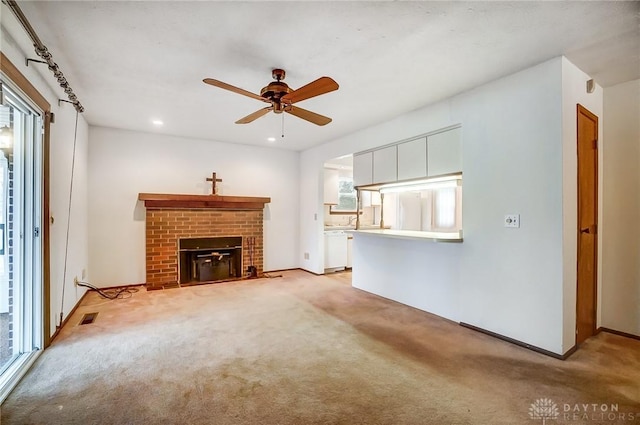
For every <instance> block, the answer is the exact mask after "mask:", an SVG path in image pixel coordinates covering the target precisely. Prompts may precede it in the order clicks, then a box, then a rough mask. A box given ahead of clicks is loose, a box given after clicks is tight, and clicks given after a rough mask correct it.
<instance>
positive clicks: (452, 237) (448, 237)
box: [348, 228, 463, 243]
mask: <svg viewBox="0 0 640 425" xmlns="http://www.w3.org/2000/svg"><path fill="white" fill-rule="evenodd" d="M348 233H353V234H355V235H358V234H363V235H374V236H381V237H386V238H396V239H414V240H428V241H433V242H458V243H459V242H462V240H463V239H462V231H460V232H422V231H415V230H395V229H380V228H377V229H373V228H372V229H367V228H361V229H359V230H355V229H352V230H350V231H348Z"/></svg>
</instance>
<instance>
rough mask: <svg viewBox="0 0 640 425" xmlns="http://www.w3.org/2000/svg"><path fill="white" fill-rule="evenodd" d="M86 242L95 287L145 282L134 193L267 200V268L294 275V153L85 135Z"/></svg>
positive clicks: (95, 132)
mask: <svg viewBox="0 0 640 425" xmlns="http://www.w3.org/2000/svg"><path fill="white" fill-rule="evenodd" d="M89 140H90V143H89V168H90V170H91V171H90V174H89V235H90V245H89V253H90V268H91V276H92V283H94V284H96V285H97V286H114V285H127V284H136V283H143V282H144V281H145V209H144V204H143V203H142V202H139V201H137V199H138V193H141V192H150V193H178V194H180V193H182V194H210V193H211V183H208V182H205V179H206V178H207V177H208V176H211V173H212V172H213V171H215V172H216V173H217V175H218V177H219V178H221V179H223V181H222V183H219V184H218V185H219V187H220V188H221V194H222V195H238V196H265V197H271V203H270V204H268V205H267V206H266V208H265V221H264V242H265V246H264V268H265V270H266V271H269V270H280V269H288V268H295V267H298V256H297V253H298V237H299V236H298V235H299V233H298V227H299V223H298V208H299V198H298V158H299V154H298V153H297V152H292V151H288V150H280V149H270V148H257V147H255V146H244V145H234V144H227V143H219V142H214V141H211V140H199V139H189V138H184V137H175V136H165V135H159V134H151V133H141V132H133V131H125V130H117V129H112V128H104V127H93V126H92V127H90V128H89Z"/></svg>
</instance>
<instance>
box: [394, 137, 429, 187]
mask: <svg viewBox="0 0 640 425" xmlns="http://www.w3.org/2000/svg"><path fill="white" fill-rule="evenodd" d="M426 175H427V138H426V137H423V138H421V139H416V140H410V141H408V142H404V143H400V144H399V145H398V180H408V179H416V178H420V177H425V176H426Z"/></svg>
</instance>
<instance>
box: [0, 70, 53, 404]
mask: <svg viewBox="0 0 640 425" xmlns="http://www.w3.org/2000/svg"><path fill="white" fill-rule="evenodd" d="M1 87H2V96H1V97H2V99H1V100H2V104H1V105H0V401H1V400H3V399H4V398H5V397H6V395H7V392H8V391H9V390H10V389H11V388H12V386H13V384H14V383H15V382H16V381H17V379H19V377H20V376H21V375H22V374H23V373H24V372H25V371H26V368H27V367H28V366H29V364H30V363H31V362H32V361H33V360H34V359H35V357H36V355H37V353H38V351H39V350H40V348H42V346H43V317H42V314H43V309H42V307H43V304H42V303H43V276H42V271H43V268H42V261H43V260H42V259H43V244H42V235H41V229H42V199H43V196H42V195H43V191H42V172H43V158H42V147H43V142H42V140H43V139H42V128H43V127H42V126H43V122H42V114H41V113H40V112H39V111H38V109H37V108H36V107H35V106H33V105H31V104H30V103H29V102H28V101H27V99H26V98H25V97H24V96H21V94H20V92H19V91H18V90H17V89H16V88H14V87H12V85H11V83H10V82H9V81H6V80H4V79H3V80H2V86H1Z"/></svg>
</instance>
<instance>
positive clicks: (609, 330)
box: [598, 327, 640, 341]
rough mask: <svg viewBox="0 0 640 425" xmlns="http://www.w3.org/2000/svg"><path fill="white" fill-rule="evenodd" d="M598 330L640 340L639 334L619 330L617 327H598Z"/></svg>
mask: <svg viewBox="0 0 640 425" xmlns="http://www.w3.org/2000/svg"><path fill="white" fill-rule="evenodd" d="M598 332H607V333H610V334H614V335H619V336H623V337H625V338H631V339H635V340H638V341H640V336H639V335H634V334H630V333H627V332H622V331H617V330H615V329H610V328H602V327H600V328H598Z"/></svg>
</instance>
